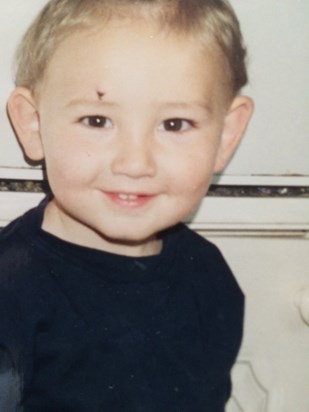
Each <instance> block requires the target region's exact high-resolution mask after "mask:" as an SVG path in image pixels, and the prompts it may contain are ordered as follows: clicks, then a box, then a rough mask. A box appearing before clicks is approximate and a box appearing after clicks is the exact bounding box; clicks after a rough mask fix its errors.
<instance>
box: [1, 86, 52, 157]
mask: <svg viewBox="0 0 309 412" xmlns="http://www.w3.org/2000/svg"><path fill="white" fill-rule="evenodd" d="M7 109H8V115H9V118H10V121H11V123H12V126H13V128H14V130H15V133H16V135H17V137H18V140H19V143H20V144H21V146H22V148H23V150H24V152H25V154H26V156H27V157H28V158H29V159H30V160H33V161H40V160H43V158H44V151H43V145H42V141H41V135H40V119H39V114H38V111H37V107H36V103H35V100H34V98H33V96H32V93H31V92H30V90H28V89H26V88H24V87H17V88H16V89H15V90H14V91H13V92H12V94H11V96H10V97H9V100H8V104H7Z"/></svg>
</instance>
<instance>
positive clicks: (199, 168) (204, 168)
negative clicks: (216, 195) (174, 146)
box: [175, 149, 215, 197]
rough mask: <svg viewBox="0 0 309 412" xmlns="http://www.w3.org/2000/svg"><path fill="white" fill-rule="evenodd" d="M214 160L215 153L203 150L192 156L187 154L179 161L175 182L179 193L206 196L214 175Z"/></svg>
mask: <svg viewBox="0 0 309 412" xmlns="http://www.w3.org/2000/svg"><path fill="white" fill-rule="evenodd" d="M214 160H215V155H214V153H211V154H210V152H209V150H208V151H206V150H202V149H201V150H198V151H195V152H194V153H191V154H190V153H188V152H187V153H186V154H185V155H184V156H183V157H182V159H181V158H180V159H178V161H177V165H178V167H177V170H175V180H177V182H178V190H179V192H180V193H181V192H184V195H187V196H194V197H196V196H204V195H205V193H206V191H207V189H208V186H209V184H210V181H211V178H212V175H213V169H214ZM176 176H177V177H176Z"/></svg>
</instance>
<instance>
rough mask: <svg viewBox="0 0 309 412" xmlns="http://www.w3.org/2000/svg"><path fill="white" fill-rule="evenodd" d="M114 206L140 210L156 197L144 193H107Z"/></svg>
mask: <svg viewBox="0 0 309 412" xmlns="http://www.w3.org/2000/svg"><path fill="white" fill-rule="evenodd" d="M105 195H106V196H107V197H108V198H109V199H110V200H111V201H112V203H113V204H115V205H117V206H120V207H130V208H138V207H142V206H146V205H147V204H148V203H149V202H150V201H151V200H152V199H153V198H154V197H155V196H154V195H148V194H144V193H140V194H139V193H123V192H105Z"/></svg>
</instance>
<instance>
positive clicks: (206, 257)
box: [172, 224, 225, 268]
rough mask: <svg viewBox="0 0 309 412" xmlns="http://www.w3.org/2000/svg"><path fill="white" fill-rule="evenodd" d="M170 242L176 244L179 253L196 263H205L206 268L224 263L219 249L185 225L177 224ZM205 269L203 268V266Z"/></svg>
mask: <svg viewBox="0 0 309 412" xmlns="http://www.w3.org/2000/svg"><path fill="white" fill-rule="evenodd" d="M172 238H173V239H172V241H173V242H174V243H176V244H177V248H178V250H179V251H180V253H181V254H182V255H183V256H185V257H189V258H190V260H191V261H192V260H195V259H196V260H197V262H203V263H205V262H207V267H211V266H213V265H214V264H216V263H220V262H221V263H225V260H224V258H223V256H222V253H221V251H220V249H219V248H218V247H217V246H216V245H215V244H213V243H212V242H210V241H209V240H208V239H206V238H205V237H204V236H202V235H200V234H198V233H197V232H195V231H193V230H192V229H190V228H188V227H187V226H186V225H185V224H179V225H177V226H176V227H175V228H174V229H173V233H172ZM204 268H205V266H204Z"/></svg>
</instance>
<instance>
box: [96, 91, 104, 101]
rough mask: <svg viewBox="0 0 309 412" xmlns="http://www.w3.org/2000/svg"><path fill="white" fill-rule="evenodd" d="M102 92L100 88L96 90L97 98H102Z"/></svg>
mask: <svg viewBox="0 0 309 412" xmlns="http://www.w3.org/2000/svg"><path fill="white" fill-rule="evenodd" d="M104 94H105V93H104V92H102V91H101V90H97V96H98V99H99V100H102V99H103V97H104Z"/></svg>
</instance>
